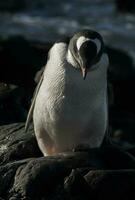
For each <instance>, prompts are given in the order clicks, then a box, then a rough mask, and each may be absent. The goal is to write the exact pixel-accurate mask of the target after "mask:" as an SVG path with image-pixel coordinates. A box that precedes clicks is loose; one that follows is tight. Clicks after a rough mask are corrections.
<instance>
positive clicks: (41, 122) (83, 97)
mask: <svg viewBox="0 0 135 200" xmlns="http://www.w3.org/2000/svg"><path fill="white" fill-rule="evenodd" d="M108 64H109V61H108V56H107V54H106V53H105V48H104V42H103V39H102V36H101V35H100V34H99V33H98V32H96V31H93V30H82V31H80V32H78V33H76V34H74V35H73V37H71V38H69V39H66V40H61V41H58V42H56V43H55V44H54V45H53V46H52V48H51V49H50V51H49V53H48V61H47V64H46V66H45V68H44V72H43V74H42V77H41V79H40V81H39V84H38V86H37V89H36V91H35V96H34V98H33V102H32V105H31V108H30V111H29V114H28V118H27V122H26V129H27V128H28V125H29V122H30V119H31V118H32V116H33V122H34V130H35V135H36V138H37V142H38V145H39V148H40V149H41V151H42V153H43V155H44V156H46V155H54V154H57V153H59V152H64V151H72V150H73V149H74V148H76V147H77V146H79V145H81V146H82V145H84V146H85V145H87V147H90V148H93V147H99V146H100V145H101V143H102V140H103V138H104V135H105V132H106V128H107V118H108V115H107V67H108Z"/></svg>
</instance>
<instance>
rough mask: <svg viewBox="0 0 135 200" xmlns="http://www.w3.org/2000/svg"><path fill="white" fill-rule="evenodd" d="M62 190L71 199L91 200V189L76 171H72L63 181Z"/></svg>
mask: <svg viewBox="0 0 135 200" xmlns="http://www.w3.org/2000/svg"><path fill="white" fill-rule="evenodd" d="M64 188H65V190H66V192H67V193H68V195H69V198H71V199H77V200H81V199H84V200H88V199H91V198H92V196H91V188H90V187H89V185H88V183H87V182H86V180H85V179H84V177H83V176H82V175H81V174H80V173H79V171H78V170H72V172H71V174H70V175H69V176H68V177H67V178H66V180H65V183H64Z"/></svg>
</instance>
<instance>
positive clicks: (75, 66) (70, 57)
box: [66, 49, 79, 68]
mask: <svg viewBox="0 0 135 200" xmlns="http://www.w3.org/2000/svg"><path fill="white" fill-rule="evenodd" d="M66 59H67V62H68V63H69V64H71V65H72V66H73V67H74V68H79V65H78V63H77V62H76V60H75V58H74V57H73V55H72V53H71V51H70V50H69V49H68V51H67V56H66Z"/></svg>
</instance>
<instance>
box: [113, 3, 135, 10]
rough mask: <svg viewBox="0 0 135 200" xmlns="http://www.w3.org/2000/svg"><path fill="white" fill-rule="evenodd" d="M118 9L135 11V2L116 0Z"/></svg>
mask: <svg viewBox="0 0 135 200" xmlns="http://www.w3.org/2000/svg"><path fill="white" fill-rule="evenodd" d="M115 2H116V6H117V9H118V10H119V11H121V12H135V2H134V1H132V0H115Z"/></svg>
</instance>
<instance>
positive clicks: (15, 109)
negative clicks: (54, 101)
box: [0, 36, 51, 125]
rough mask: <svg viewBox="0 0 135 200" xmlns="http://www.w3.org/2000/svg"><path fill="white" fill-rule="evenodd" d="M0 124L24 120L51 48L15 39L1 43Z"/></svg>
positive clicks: (16, 37)
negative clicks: (38, 75) (39, 74)
mask: <svg viewBox="0 0 135 200" xmlns="http://www.w3.org/2000/svg"><path fill="white" fill-rule="evenodd" d="M0 47H1V48H0V102H1V106H0V124H1V125H2V124H9V123H14V122H22V121H25V120H26V116H27V110H28V109H29V106H30V103H31V99H32V95H33V92H34V89H35V87H36V84H37V83H36V82H35V80H34V79H35V76H36V74H37V72H38V71H39V70H40V69H41V68H42V67H43V65H45V63H46V60H47V53H48V50H49V48H50V47H51V44H50V43H49V44H41V43H38V42H29V41H27V40H25V39H24V38H23V37H20V36H15V37H10V38H8V39H5V40H1V41H0Z"/></svg>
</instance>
